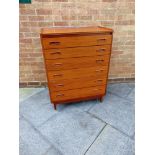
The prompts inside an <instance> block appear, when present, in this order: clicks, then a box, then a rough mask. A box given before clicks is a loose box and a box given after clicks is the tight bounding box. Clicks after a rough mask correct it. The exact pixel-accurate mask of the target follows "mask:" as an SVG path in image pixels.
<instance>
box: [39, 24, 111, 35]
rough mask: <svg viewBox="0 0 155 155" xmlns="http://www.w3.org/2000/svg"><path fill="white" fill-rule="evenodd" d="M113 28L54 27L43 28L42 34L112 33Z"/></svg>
mask: <svg viewBox="0 0 155 155" xmlns="http://www.w3.org/2000/svg"><path fill="white" fill-rule="evenodd" d="M112 32H113V30H112V29H110V28H105V27H99V26H94V27H52V28H43V29H41V35H62V34H64V35H65V34H90V33H95V34H96V33H112Z"/></svg>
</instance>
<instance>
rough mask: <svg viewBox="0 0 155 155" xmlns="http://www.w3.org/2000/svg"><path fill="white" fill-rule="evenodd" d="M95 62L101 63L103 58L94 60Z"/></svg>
mask: <svg viewBox="0 0 155 155" xmlns="http://www.w3.org/2000/svg"><path fill="white" fill-rule="evenodd" d="M96 62H97V63H102V62H104V60H103V59H101V60H100V59H99V60H96Z"/></svg>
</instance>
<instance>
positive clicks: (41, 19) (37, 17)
mask: <svg viewBox="0 0 155 155" xmlns="http://www.w3.org/2000/svg"><path fill="white" fill-rule="evenodd" d="M29 20H30V21H33V22H34V21H43V20H44V16H29Z"/></svg>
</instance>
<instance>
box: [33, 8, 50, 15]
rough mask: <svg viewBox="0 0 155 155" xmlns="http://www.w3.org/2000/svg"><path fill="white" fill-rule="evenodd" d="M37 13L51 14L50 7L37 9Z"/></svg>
mask: <svg viewBox="0 0 155 155" xmlns="http://www.w3.org/2000/svg"><path fill="white" fill-rule="evenodd" d="M36 12H37V15H50V14H52V9H37V10H36Z"/></svg>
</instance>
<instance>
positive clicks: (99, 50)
mask: <svg viewBox="0 0 155 155" xmlns="http://www.w3.org/2000/svg"><path fill="white" fill-rule="evenodd" d="M105 50H106V49H105V48H101V49H98V50H96V51H97V52H104V51H105Z"/></svg>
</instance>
